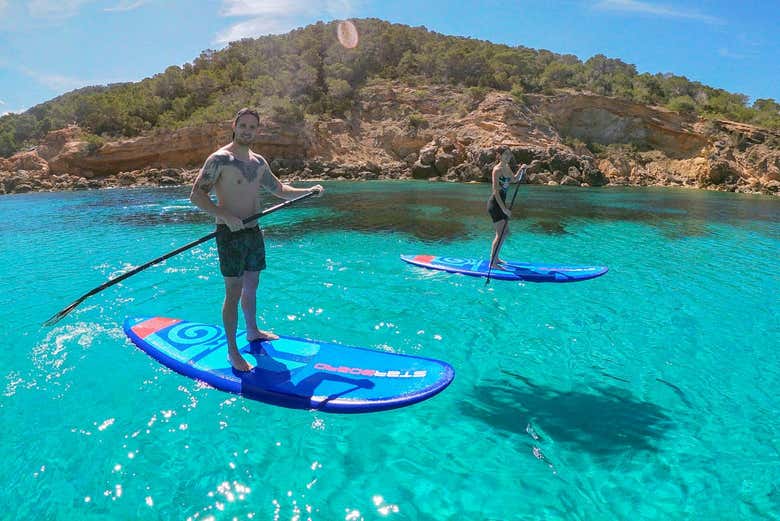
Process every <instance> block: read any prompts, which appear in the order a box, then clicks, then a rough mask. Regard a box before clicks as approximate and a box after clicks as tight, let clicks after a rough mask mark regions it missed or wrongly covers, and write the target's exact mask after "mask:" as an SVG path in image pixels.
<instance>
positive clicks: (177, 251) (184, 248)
mask: <svg viewBox="0 0 780 521" xmlns="http://www.w3.org/2000/svg"><path fill="white" fill-rule="evenodd" d="M315 193H316V192H314V191H312V192H307V193H305V194H303V195H301V196H298V197H296V198H294V199H290V200H287V201H284V202H283V203H279V204H277V205H276V206H272V207H270V208H267V209H266V210H263V211H262V212H260V213H257V214H255V215H251V216H249V217H247V218H246V219H244V224H246V223H249V222H252V221H254V220H255V219H259V218H261V217H264V216H266V215H268V214H269V213H273V212H275V211H276V210H280V209H282V208H284V207H285V206H290V205H291V204H293V203H296V202H298V201H302V200H303V199H306V198H307V197H311V196H312V195H314V194H315ZM216 235H217V232H212V233H210V234H208V235H206V236H204V237H201V238H200V239H198V240H197V241H192V242H191V243H188V244H185V245H184V246H182V247H181V248H176V249H175V250H173V251H171V252H168V253H166V254H165V255H163V256H161V257H157V258H156V259H154V260H151V261H149V262H147V263H146V264H144V265H142V266H138V267H137V268H135V269H132V270H130V271H128V272H127V273H123V274H122V275H120V276H118V277H116V278H114V279H111V280H109V281H107V282H104V283H103V284H101V285H100V286H98V287H96V288H94V289H92V290H90V291H88V292H87V293H84V294H83V295H82V296H80V297H79V298H77V299H76V300H75V301H73V303H72V304H70V305H69V306H68V307H66V308H65V309H63V310H62V311H59V312H58V313H56V314H55V315H52V317H51V318H49V319H48V320H47V321H46V322H44V323H43V325H44V326H53V325H54V324H56V323H57V322H59V321H60V320H62V318H63V317H65V315H67V314H68V313H70V312H71V311H73V310H74V309H75V308H76V306H78V305H79V304H81V303H82V302H84V301H85V300H86V299H87V298H89V297H91V296H92V295H94V294H96V293H99V292H101V291H103V290H104V289H106V288H109V287H111V286H113V285H114V284H117V283H119V282H122V281H123V280H125V279H126V278H128V277H131V276H133V275H135V274H136V273H139V272H141V271H143V270H145V269H146V268H148V267H150V266H154V265H155V264H159V263H161V262H162V261H164V260H166V259H170V258H171V257H173V256H174V255H178V254H180V253H181V252H183V251H187V250H189V249H190V248H194V247H195V246H197V245H198V244H201V243H203V242H206V241H208V240H209V239H213V238H214V237H215V236H216Z"/></svg>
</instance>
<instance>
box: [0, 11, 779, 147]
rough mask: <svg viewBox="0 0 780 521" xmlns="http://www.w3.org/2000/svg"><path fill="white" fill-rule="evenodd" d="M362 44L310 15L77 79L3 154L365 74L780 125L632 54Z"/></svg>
mask: <svg viewBox="0 0 780 521" xmlns="http://www.w3.org/2000/svg"><path fill="white" fill-rule="evenodd" d="M355 25H356V26H357V29H358V32H359V34H360V44H359V45H358V46H357V48H355V49H345V48H343V47H342V46H341V45H340V44H339V42H338V40H337V38H336V36H335V35H336V23H335V22H332V23H328V24H325V23H321V22H320V23H317V24H314V25H310V26H308V27H305V28H302V29H298V30H295V31H292V32H290V33H288V34H284V35H277V36H264V37H261V38H256V39H243V40H240V41H237V42H233V43H231V44H230V45H228V47H226V48H225V49H223V50H221V51H213V50H206V51H204V52H202V53H201V55H200V56H198V57H197V58H195V60H193V62H192V63H186V64H184V66H182V67H179V66H175V65H174V66H170V67H168V68H167V69H166V70H165V71H164V72H162V73H160V74H157V75H155V76H154V77H152V78H146V79H144V80H142V81H139V82H135V83H123V84H113V85H108V86H96V87H87V88H83V89H78V90H75V91H72V92H69V93H67V94H64V95H62V96H59V97H57V98H55V99H52V100H50V101H47V102H45V103H42V104H40V105H37V106H35V107H33V108H31V109H29V110H28V111H26V112H24V113H22V114H9V115H5V116H3V117H2V118H0V155H2V156H4V157H8V156H10V155H11V154H13V153H14V152H16V151H18V150H20V149H21V148H23V147H25V146H31V145H34V144H35V143H37V142H38V141H39V140H40V139H41V138H42V137H43V136H45V135H46V133H47V132H49V131H50V130H55V129H59V128H63V127H65V126H67V125H69V124H76V125H78V126H79V127H81V128H83V129H85V130H86V131H87V132H89V133H90V134H91V136H90V138H89V139H90V140H91V142H92V143H93V145H94V146H95V147H98V146H100V144H101V143H102V140H103V139H105V138H118V137H132V136H137V135H139V134H141V133H145V132H148V131H153V130H156V129H173V128H179V127H184V126H192V125H198V124H202V123H205V122H215V121H224V120H226V119H229V118H230V117H231V116H232V115H233V114H234V113H235V111H236V110H237V109H238V108H240V107H242V106H254V107H257V108H259V109H260V110H262V111H264V113H266V114H270V115H271V116H272V117H273V118H274V119H275V120H277V121H279V122H281V123H295V122H299V121H303V120H304V118H307V117H319V116H322V115H326V116H335V117H340V116H344V115H348V114H349V112H350V111H351V110H352V109H353V107H354V106H357V104H356V100H357V96H356V93H357V91H358V90H359V89H360V88H361V87H363V86H364V85H366V84H367V83H368V82H370V81H371V80H372V79H376V78H382V79H390V80H395V81H400V82H403V83H406V84H409V85H430V84H448V85H454V86H458V87H462V88H463V89H466V90H467V91H468V92H469V94H471V95H472V96H474V97H475V98H480V97H484V95H485V93H487V92H488V91H489V90H500V91H507V92H511V93H512V94H513V96H514V98H515V99H516V100H518V101H520V102H522V101H523V97H524V96H525V95H526V94H529V93H547V94H552V93H554V92H556V91H557V90H559V89H573V90H575V91H580V92H592V93H595V94H600V95H604V96H613V97H617V98H622V99H627V100H632V101H636V102H640V103H643V104H648V105H661V106H665V107H668V108H670V109H672V110H675V111H679V112H687V113H691V114H695V115H699V116H703V117H707V118H713V119H727V120H733V121H738V122H743V123H750V124H754V125H759V126H763V127H768V128H780V104H778V103H777V102H776V101H775V100H773V99H759V100H756V101H755V102H754V103H753V104H752V105H751V106H749V105H748V98H747V97H746V96H744V95H742V94H734V93H729V92H726V91H724V90H722V89H714V88H712V87H708V86H706V85H702V84H701V83H699V82H695V81H690V80H688V79H687V78H685V77H682V76H676V75H673V74H648V73H644V74H639V73H637V70H636V67H635V66H634V65H631V64H628V63H625V62H623V61H621V60H619V59H614V58H608V57H606V56H603V55H596V56H593V57H592V58H590V59H588V60H587V61H585V62H582V61H581V60H579V59H578V58H577V57H575V56H573V55H561V54H555V53H553V52H550V51H546V50H535V49H530V48H526V47H521V46H519V47H509V46H506V45H497V44H493V43H490V42H487V41H480V40H474V39H469V38H462V37H454V36H445V35H441V34H438V33H435V32H431V31H428V30H427V29H425V28H424V27H408V26H405V25H398V24H390V23H388V22H384V21H382V20H376V19H364V20H356V21H355Z"/></svg>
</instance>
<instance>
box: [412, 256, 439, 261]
mask: <svg viewBox="0 0 780 521" xmlns="http://www.w3.org/2000/svg"><path fill="white" fill-rule="evenodd" d="M435 257H436V256H435V255H415V256H414V260H416V261H420V262H431V261H432V260H433V259H434V258H435Z"/></svg>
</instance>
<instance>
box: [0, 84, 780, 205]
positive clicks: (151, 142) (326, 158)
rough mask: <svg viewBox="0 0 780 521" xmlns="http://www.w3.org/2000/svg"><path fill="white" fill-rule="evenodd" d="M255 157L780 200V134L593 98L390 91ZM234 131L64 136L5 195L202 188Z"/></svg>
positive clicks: (279, 163)
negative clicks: (515, 173)
mask: <svg viewBox="0 0 780 521" xmlns="http://www.w3.org/2000/svg"><path fill="white" fill-rule="evenodd" d="M261 128H262V129H263V130H262V131H261V132H260V133H259V134H258V136H257V139H256V141H255V143H254V144H253V146H252V148H253V150H256V151H258V152H259V153H261V154H263V155H264V156H265V157H266V158H267V159H268V160H269V162H270V163H271V167H272V169H273V170H274V172H276V173H277V174H278V175H280V176H281V177H282V178H284V179H289V180H297V179H304V178H306V179H397V178H417V179H430V180H446V181H458V182H473V181H488V180H489V177H490V172H491V169H492V167H493V165H494V164H495V162H496V159H497V156H498V154H499V152H500V151H501V150H503V149H504V148H509V149H511V150H512V152H513V153H514V157H515V161H516V162H517V163H518V164H519V163H528V164H529V165H530V167H529V169H528V174H527V176H526V182H529V183H535V184H551V185H555V184H562V185H571V186H602V185H632V186H646V185H662V186H686V187H695V188H704V189H716V190H729V191H740V192H756V193H774V194H778V193H780V132H778V131H772V130H767V129H761V128H758V127H754V126H751V125H745V124H742V123H735V122H729V121H709V120H701V119H697V118H693V117H690V116H685V115H680V114H678V113H676V112H672V111H669V110H666V109H663V108H659V107H649V106H645V105H641V104H637V103H633V102H629V101H625V100H619V99H613V98H606V97H603V96H596V95H590V94H582V93H560V94H556V95H553V96H543V95H526V96H524V99H523V101H522V102H518V101H517V100H516V99H514V98H513V97H512V96H511V95H509V94H507V93H505V92H489V93H487V94H486V95H484V97H482V98H478V97H477V98H475V97H474V94H472V93H469V92H464V91H462V90H458V89H455V88H453V87H449V86H444V85H432V86H420V87H414V86H410V85H405V84H400V83H393V82H384V83H382V82H376V83H372V84H371V85H369V86H366V87H364V88H363V89H361V91H360V93H359V99H358V101H357V102H356V104H355V105H354V106H353V108H352V110H351V111H350V116H349V118H347V119H327V120H326V119H320V120H315V121H311V120H307V121H306V122H305V123H301V124H300V125H297V126H296V125H280V124H278V123H275V122H274V121H272V120H264V121H262V122H261ZM230 139H231V134H230V123H229V122H223V123H211V124H205V125H202V126H199V127H190V128H183V129H178V130H174V131H168V132H165V131H156V132H154V133H152V134H149V135H144V136H140V137H136V138H132V139H121V140H111V139H108V138H101V139H100V140H98V141H96V140H95V139H94V136H92V138H91V139H90V138H89V137H88V136H86V135H85V134H84V133H83V132H82V131H81V130H80V129H79V128H77V127H68V128H65V129H60V130H56V131H53V132H50V133H49V134H48V135H47V136H46V138H45V140H44V141H43V142H42V143H40V144H39V145H38V146H37V147H36V148H35V149H34V150H27V151H24V152H20V153H17V154H16V155H14V156H12V157H10V158H8V159H2V158H0V193H13V192H26V191H36V190H67V189H85V188H101V187H109V186H135V185H169V184H187V183H191V182H192V180H193V179H194V177H195V175H196V174H197V168H198V167H199V166H200V165H201V164H202V162H203V161H204V160H205V158H206V157H207V156H208V155H209V154H210V153H211V152H213V151H214V150H216V149H217V148H219V147H220V146H222V145H224V144H226V143H228V142H229V141H230Z"/></svg>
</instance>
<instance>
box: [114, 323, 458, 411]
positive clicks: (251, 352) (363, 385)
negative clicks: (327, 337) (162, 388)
mask: <svg viewBox="0 0 780 521" xmlns="http://www.w3.org/2000/svg"><path fill="white" fill-rule="evenodd" d="M124 330H125V333H126V334H127V336H128V337H130V339H131V340H132V341H133V342H134V343H135V345H137V346H138V347H139V348H141V349H142V350H143V351H145V352H146V353H147V354H149V355H150V356H151V357H152V358H155V359H156V360H158V361H159V362H161V363H162V364H163V365H165V366H167V367H169V368H171V369H173V370H174V371H176V372H177V373H181V374H183V375H185V376H189V377H190V378H194V379H196V380H201V381H203V382H206V383H207V384H209V385H210V386H212V387H215V388H217V389H220V390H222V391H227V392H230V393H236V394H240V395H242V396H245V397H247V398H251V399H253V400H259V401H261V402H266V403H270V404H273V405H281V406H283V407H291V408H296V409H317V410H321V411H328V412H341V413H354V412H369V411H380V410H384V409H394V408H396V407H403V406H405V405H410V404H413V403H416V402H419V401H422V400H425V399H426V398H430V397H431V396H434V395H435V394H437V393H439V392H441V391H442V390H443V389H444V388H445V387H447V386H448V385H449V384H450V382H452V379H453V378H454V376H455V372H454V370H453V369H452V366H450V365H449V364H448V363H446V362H442V361H439V360H433V359H430V358H422V357H418V356H410V355H403V354H395V353H387V352H384V351H375V350H372V349H364V348H360V347H349V346H344V345H339V344H332V343H328V342H319V341H316V340H305V339H301V338H292V337H280V338H279V339H278V340H273V341H262V342H261V341H253V342H251V343H249V342H247V340H246V333H245V332H244V331H238V334H237V340H238V345H239V346H243V347H240V348H239V350H240V351H241V354H242V355H243V356H244V358H246V359H247V361H248V362H249V363H250V364H252V365H254V366H255V368H254V369H252V371H249V372H245V373H244V372H238V371H234V370H233V368H232V367H231V366H230V363H229V362H228V360H227V344H226V342H225V331H224V329H223V328H222V327H220V326H215V325H210V324H199V323H195V322H187V321H185V320H179V319H175V318H163V317H146V318H128V319H127V320H125V324H124Z"/></svg>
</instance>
